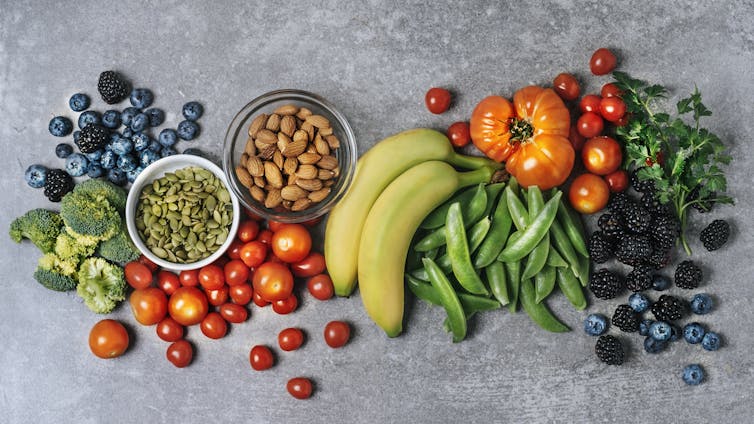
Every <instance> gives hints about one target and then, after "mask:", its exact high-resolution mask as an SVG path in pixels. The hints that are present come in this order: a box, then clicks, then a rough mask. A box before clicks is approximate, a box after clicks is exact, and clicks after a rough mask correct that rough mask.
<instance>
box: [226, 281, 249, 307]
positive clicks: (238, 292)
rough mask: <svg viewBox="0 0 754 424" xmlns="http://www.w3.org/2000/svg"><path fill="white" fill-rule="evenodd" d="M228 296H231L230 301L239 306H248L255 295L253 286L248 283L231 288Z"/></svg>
mask: <svg viewBox="0 0 754 424" xmlns="http://www.w3.org/2000/svg"><path fill="white" fill-rule="evenodd" d="M228 294H230V300H232V301H233V303H235V304H237V305H247V304H248V303H249V302H251V298H252V296H253V295H254V293H253V291H252V289H251V285H249V284H246V283H244V284H238V285H236V286H230V288H228Z"/></svg>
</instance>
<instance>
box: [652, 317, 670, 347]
mask: <svg viewBox="0 0 754 424" xmlns="http://www.w3.org/2000/svg"><path fill="white" fill-rule="evenodd" d="M672 331H673V330H672V329H671V328H670V324H668V323H667V322H664V321H657V322H655V323H653V324H652V325H650V326H649V336H650V337H652V338H653V339H655V340H657V341H660V342H666V341H668V340H670V335H671V334H670V333H671V332H672Z"/></svg>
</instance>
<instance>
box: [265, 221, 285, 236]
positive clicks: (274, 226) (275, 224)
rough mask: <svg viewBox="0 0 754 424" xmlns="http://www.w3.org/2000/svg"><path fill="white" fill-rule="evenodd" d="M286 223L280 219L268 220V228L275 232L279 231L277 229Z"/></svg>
mask: <svg viewBox="0 0 754 424" xmlns="http://www.w3.org/2000/svg"><path fill="white" fill-rule="evenodd" d="M283 225H285V223H283V222H280V221H267V228H269V229H270V231H272V232H273V233H275V232H277V230H279V229H281V228H282V227H283Z"/></svg>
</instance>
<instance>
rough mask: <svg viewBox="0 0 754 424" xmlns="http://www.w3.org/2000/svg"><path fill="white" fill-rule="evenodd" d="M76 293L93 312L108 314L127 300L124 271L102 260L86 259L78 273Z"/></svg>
mask: <svg viewBox="0 0 754 424" xmlns="http://www.w3.org/2000/svg"><path fill="white" fill-rule="evenodd" d="M78 280H79V284H78V286H77V287H76V292H77V293H78V295H79V296H81V298H82V299H84V303H86V306H88V307H89V309H91V310H92V311H93V312H95V313H98V314H107V313H110V312H112V310H113V309H115V307H116V306H117V305H118V303H119V302H120V301H122V300H125V298H126V281H125V279H124V276H123V269H122V268H120V267H119V266H117V265H113V264H111V263H109V262H107V261H106V260H104V259H102V258H95V257H93V258H88V259H85V260H84V261H83V262H82V263H81V266H80V267H79V272H78Z"/></svg>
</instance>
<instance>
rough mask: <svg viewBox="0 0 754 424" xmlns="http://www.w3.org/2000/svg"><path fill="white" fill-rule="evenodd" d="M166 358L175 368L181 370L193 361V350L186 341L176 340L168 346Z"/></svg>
mask: <svg viewBox="0 0 754 424" xmlns="http://www.w3.org/2000/svg"><path fill="white" fill-rule="evenodd" d="M166 356H167V358H168V361H170V362H171V363H172V364H173V365H175V366H176V368H183V367H185V366H187V365H188V364H190V363H191V360H192V359H194V348H193V347H191V343H189V342H187V341H186V340H178V341H177V342H173V343H171V344H170V346H168V351H167V353H166Z"/></svg>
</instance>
